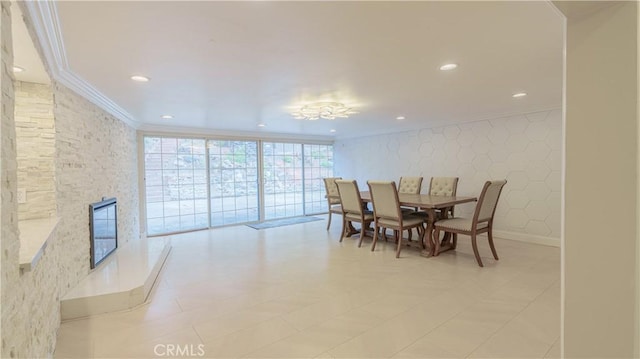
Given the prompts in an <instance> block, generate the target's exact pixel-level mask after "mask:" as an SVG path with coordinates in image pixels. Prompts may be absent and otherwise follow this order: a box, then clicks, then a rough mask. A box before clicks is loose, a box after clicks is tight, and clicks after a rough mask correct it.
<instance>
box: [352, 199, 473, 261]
mask: <svg viewBox="0 0 640 359" xmlns="http://www.w3.org/2000/svg"><path fill="white" fill-rule="evenodd" d="M360 197H361V198H362V202H365V203H368V202H371V193H370V192H369V191H361V192H360ZM398 200H399V202H400V205H401V206H404V207H414V208H419V209H421V210H423V211H424V212H425V213H426V218H425V219H426V223H427V228H426V231H425V234H424V236H423V242H422V247H423V250H422V252H421V253H420V254H421V255H422V256H424V257H432V256H437V255H438V254H440V253H442V252H444V251H448V250H450V249H454V247H453V244H452V243H451V238H450V236H446V235H445V238H444V239H443V240H442V243H441V244H440V246H439V249H438V253H436V242H435V241H436V240H439V238H433V226H434V223H435V222H436V220H437V219H438V217H437V216H438V210H441V212H442V213H447V212H448V211H445V209H447V208H450V207H453V206H456V205H459V204H463V203H470V202H476V201H477V200H478V198H477V197H463V196H431V195H428V194H409V193H398Z"/></svg>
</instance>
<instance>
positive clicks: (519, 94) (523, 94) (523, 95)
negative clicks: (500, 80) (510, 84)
mask: <svg viewBox="0 0 640 359" xmlns="http://www.w3.org/2000/svg"><path fill="white" fill-rule="evenodd" d="M525 96H527V93H526V92H518V93H514V94H513V95H511V97H514V98H518V97H525Z"/></svg>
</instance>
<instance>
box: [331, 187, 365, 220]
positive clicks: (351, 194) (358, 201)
mask: <svg viewBox="0 0 640 359" xmlns="http://www.w3.org/2000/svg"><path fill="white" fill-rule="evenodd" d="M336 185H337V186H338V193H339V194H340V202H341V203H342V212H344V213H356V214H359V215H361V214H362V197H360V190H359V189H358V183H357V182H356V181H355V180H343V179H339V180H336Z"/></svg>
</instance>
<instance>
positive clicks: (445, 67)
mask: <svg viewBox="0 0 640 359" xmlns="http://www.w3.org/2000/svg"><path fill="white" fill-rule="evenodd" d="M456 67H458V64H444V65H442V66H440V70H441V71H449V70H453V69H455V68H456Z"/></svg>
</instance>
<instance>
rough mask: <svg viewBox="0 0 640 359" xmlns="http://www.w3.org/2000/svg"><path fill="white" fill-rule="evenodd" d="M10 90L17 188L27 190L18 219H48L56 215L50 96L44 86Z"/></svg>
mask: <svg viewBox="0 0 640 359" xmlns="http://www.w3.org/2000/svg"><path fill="white" fill-rule="evenodd" d="M14 90H15V125H16V139H17V141H16V142H17V153H18V188H24V189H26V191H27V202H26V203H20V204H18V214H19V218H20V220H24V219H33V218H43V217H49V216H51V215H53V214H55V212H56V197H55V175H54V174H55V168H54V155H55V127H54V120H53V94H52V93H51V87H50V86H48V85H42V84H35V83H29V82H21V81H16V82H15V83H14Z"/></svg>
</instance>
